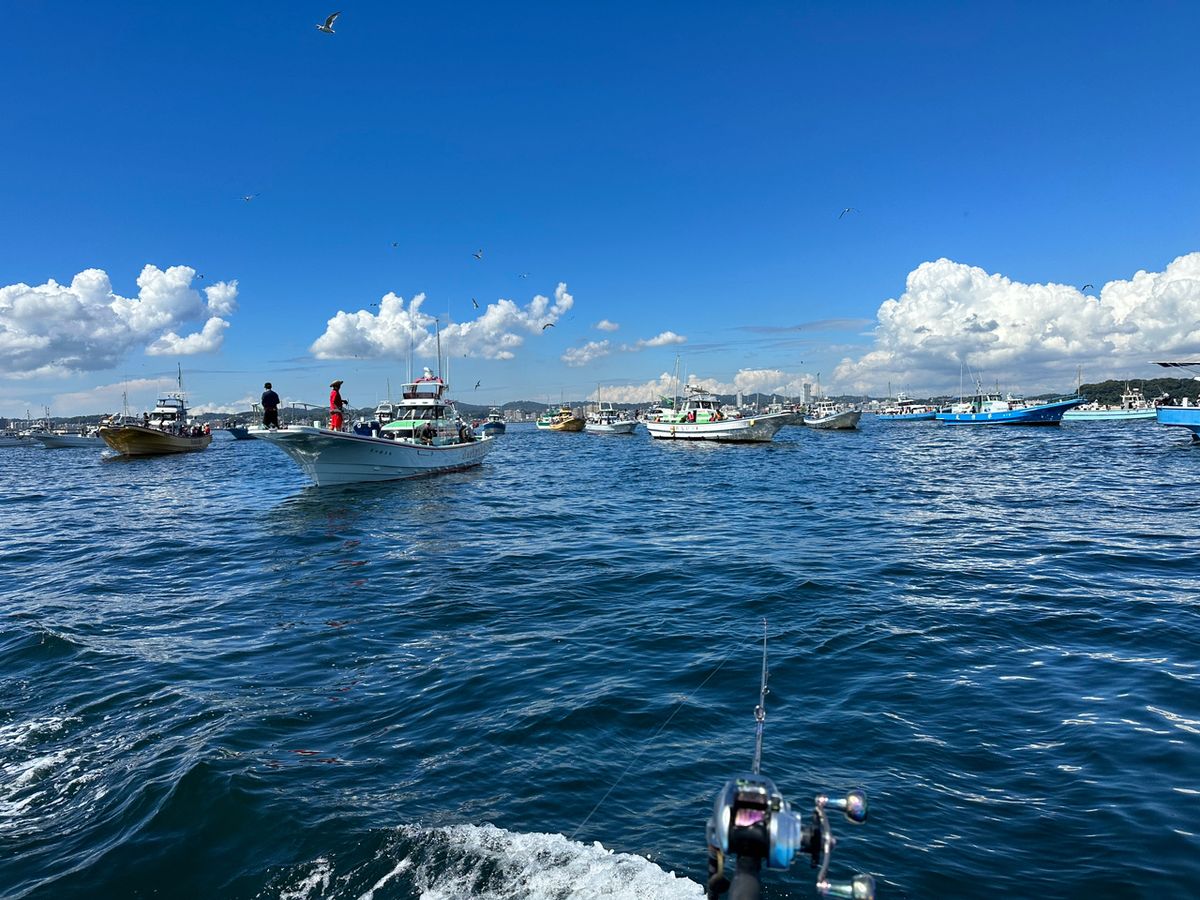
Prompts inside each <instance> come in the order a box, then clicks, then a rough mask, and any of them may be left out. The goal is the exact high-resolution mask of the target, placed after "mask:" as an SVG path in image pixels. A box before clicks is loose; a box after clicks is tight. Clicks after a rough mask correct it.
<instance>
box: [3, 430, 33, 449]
mask: <svg viewBox="0 0 1200 900" xmlns="http://www.w3.org/2000/svg"><path fill="white" fill-rule="evenodd" d="M32 443H33V442H32V441H31V440H30V439H29V438H28V437H26V436H25V435H23V434H21V433H20V432H19V431H12V430H5V431H0V447H28V446H30V445H31V444H32Z"/></svg>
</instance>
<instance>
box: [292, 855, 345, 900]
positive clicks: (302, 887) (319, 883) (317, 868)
mask: <svg viewBox="0 0 1200 900" xmlns="http://www.w3.org/2000/svg"><path fill="white" fill-rule="evenodd" d="M312 865H313V870H312V871H311V872H310V873H309V874H308V875H307V876H305V878H303V879H302V880H301V881H300V883H299V884H298V885H296V886H295V887H294V888H286V889H284V890H282V891H280V892H279V900H308V898H309V897H310V896H313V891H318V892H319V893H318V894H317V895H316V896H320V894H323V893H325V891H327V890H329V875H330V873H332V872H333V867H332V866H330V865H329V860H327V859H326V858H325V857H323V856H321V857H318V858H317V859H314V860H313V863H312Z"/></svg>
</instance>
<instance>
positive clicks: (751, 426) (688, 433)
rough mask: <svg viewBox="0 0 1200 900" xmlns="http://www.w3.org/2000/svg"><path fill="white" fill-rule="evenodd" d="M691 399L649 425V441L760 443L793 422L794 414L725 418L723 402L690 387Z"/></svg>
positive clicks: (726, 416)
mask: <svg viewBox="0 0 1200 900" xmlns="http://www.w3.org/2000/svg"><path fill="white" fill-rule="evenodd" d="M688 391H689V396H688V398H687V399H686V400H684V401H683V405H682V406H680V407H679V409H678V410H675V409H667V408H664V409H661V410H660V411H659V414H658V417H657V419H654V420H648V421H647V422H646V430H647V431H649V432H650V437H652V438H658V439H659V440H673V441H717V442H720V443H761V442H766V441H771V440H774V439H775V434H776V432H778V431H779V429H780V428H782V427H783V426H784V425H787V424H789V423H790V422H791V421H792V417H793V414H792V413H790V412H786V413H775V414H767V415H761V416H758V415H751V416H746V417H742V416H740V415H736V414H735V415H726V414H725V412H724V411H723V410H722V408H721V401H720V400H719V399H718V398H717V397H716V396H715V395H714V394H710V393H708V392H707V391H705V390H703V389H702V388H699V387H695V386H693V385H688Z"/></svg>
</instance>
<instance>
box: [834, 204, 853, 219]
mask: <svg viewBox="0 0 1200 900" xmlns="http://www.w3.org/2000/svg"><path fill="white" fill-rule="evenodd" d="M852 212H858V210H857V209H855V208H854V207H853V206H847V207H846V208H845V209H843V210H842V211H841V212H840V213H838V218H839V219H840V218H841V217H842V216H844V215H845V214H846V213H852Z"/></svg>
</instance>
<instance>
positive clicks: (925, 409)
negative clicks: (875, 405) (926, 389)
mask: <svg viewBox="0 0 1200 900" xmlns="http://www.w3.org/2000/svg"><path fill="white" fill-rule="evenodd" d="M937 413H938V408H937V407H936V406H931V405H930V404H928V403H919V402H917V401H916V400H909V399H908V398H907V397H906V396H904V395H903V394H900V395H899V396H897V397H896V402H895V403H893V404H892V405H891V406H888V407H885V408H884V409H881V410H880V411H879V414H878V415H877V416H876V418H878V419H879V421H881V422H932V421H933V419H934V417H935V416H936V415H937Z"/></svg>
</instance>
